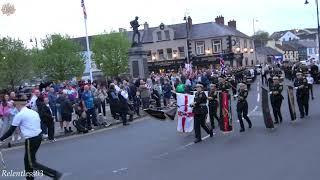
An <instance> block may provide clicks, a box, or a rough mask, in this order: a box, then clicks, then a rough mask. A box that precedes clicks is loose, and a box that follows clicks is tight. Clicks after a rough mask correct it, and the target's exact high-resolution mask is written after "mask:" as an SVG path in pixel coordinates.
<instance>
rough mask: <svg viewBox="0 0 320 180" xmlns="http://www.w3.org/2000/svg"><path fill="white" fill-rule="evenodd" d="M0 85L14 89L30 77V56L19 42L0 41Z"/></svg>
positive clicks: (12, 40)
mask: <svg viewBox="0 0 320 180" xmlns="http://www.w3.org/2000/svg"><path fill="white" fill-rule="evenodd" d="M0 64H1V65H0V85H1V86H2V87H8V86H9V85H10V86H11V89H12V90H14V87H15V86H17V85H20V84H21V83H22V81H23V80H27V79H28V78H30V77H32V72H33V71H32V61H31V56H30V53H29V52H28V50H27V49H26V47H25V46H24V44H23V42H22V41H21V40H15V39H12V38H10V37H5V38H2V39H0Z"/></svg>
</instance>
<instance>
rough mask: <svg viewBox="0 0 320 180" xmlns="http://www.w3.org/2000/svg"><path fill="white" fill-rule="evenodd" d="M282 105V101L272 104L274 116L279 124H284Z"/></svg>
mask: <svg viewBox="0 0 320 180" xmlns="http://www.w3.org/2000/svg"><path fill="white" fill-rule="evenodd" d="M281 104H282V100H281V101H274V102H271V106H272V110H273V116H274V120H275V121H276V122H279V120H280V122H282V114H281Z"/></svg>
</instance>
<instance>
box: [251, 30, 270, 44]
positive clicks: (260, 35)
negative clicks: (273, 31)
mask: <svg viewBox="0 0 320 180" xmlns="http://www.w3.org/2000/svg"><path fill="white" fill-rule="evenodd" d="M252 38H253V40H254V44H255V47H262V46H265V45H266V44H267V42H268V41H269V40H270V37H269V33H268V32H265V31H258V32H256V34H255V35H253V36H252Z"/></svg>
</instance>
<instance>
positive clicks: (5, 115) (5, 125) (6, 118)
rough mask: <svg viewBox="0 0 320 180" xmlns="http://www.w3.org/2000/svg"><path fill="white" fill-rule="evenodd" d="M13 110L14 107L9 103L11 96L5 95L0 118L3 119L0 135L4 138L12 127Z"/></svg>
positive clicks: (0, 108)
mask: <svg viewBox="0 0 320 180" xmlns="http://www.w3.org/2000/svg"><path fill="white" fill-rule="evenodd" d="M11 110H12V107H11V105H10V103H9V95H8V94H5V95H4V98H3V99H2V101H1V103H0V118H1V119H2V123H1V124H2V126H1V131H0V135H1V136H2V135H3V134H4V133H5V132H6V131H7V130H8V129H9V127H10V124H11V122H10V111H11Z"/></svg>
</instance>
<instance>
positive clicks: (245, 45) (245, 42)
mask: <svg viewBox="0 0 320 180" xmlns="http://www.w3.org/2000/svg"><path fill="white" fill-rule="evenodd" d="M243 46H244V48H247V47H248V45H247V40H246V39H245V40H244V45H243Z"/></svg>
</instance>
